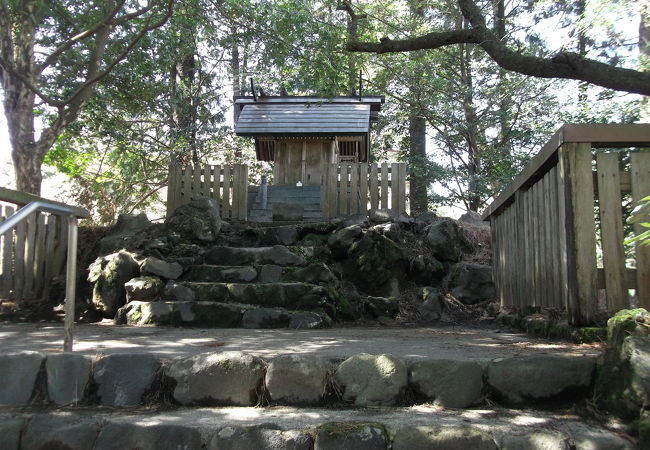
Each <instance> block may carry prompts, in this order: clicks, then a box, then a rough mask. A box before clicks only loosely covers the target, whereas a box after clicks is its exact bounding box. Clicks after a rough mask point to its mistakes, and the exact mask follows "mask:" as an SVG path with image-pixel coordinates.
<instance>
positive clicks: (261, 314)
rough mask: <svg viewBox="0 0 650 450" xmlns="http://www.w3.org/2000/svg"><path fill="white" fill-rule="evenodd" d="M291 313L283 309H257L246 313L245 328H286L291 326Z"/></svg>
mask: <svg viewBox="0 0 650 450" xmlns="http://www.w3.org/2000/svg"><path fill="white" fill-rule="evenodd" d="M289 320H290V315H289V311H287V310H286V309H283V308H256V309H250V310H248V311H246V312H244V315H243V317H242V321H241V324H242V327H243V328H252V329H258V328H286V327H287V326H288V325H289Z"/></svg>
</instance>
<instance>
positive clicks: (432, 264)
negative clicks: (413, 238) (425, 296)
mask: <svg viewBox="0 0 650 450" xmlns="http://www.w3.org/2000/svg"><path fill="white" fill-rule="evenodd" d="M445 273H446V270H445V266H444V265H443V264H442V263H441V262H440V261H438V260H437V259H436V258H434V257H433V256H431V255H417V256H415V257H413V258H412V259H411V261H410V262H409V279H410V280H413V281H415V282H416V283H419V284H424V285H428V286H432V285H437V284H440V282H441V281H442V279H443V278H444V276H445Z"/></svg>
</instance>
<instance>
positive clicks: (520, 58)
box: [346, 0, 650, 95]
mask: <svg viewBox="0 0 650 450" xmlns="http://www.w3.org/2000/svg"><path fill="white" fill-rule="evenodd" d="M457 1H458V5H459V6H460V9H461V11H462V14H463V16H464V17H465V18H466V19H467V20H468V21H469V22H470V24H471V25H472V28H471V29H469V30H451V31H435V32H432V33H428V34H425V35H423V36H419V37H414V38H410V39H401V40H391V39H389V38H382V39H380V41H379V42H360V41H357V40H356V39H355V38H354V37H350V38H349V39H350V40H349V41H348V43H347V46H346V47H347V49H348V50H349V51H354V52H367V53H396V52H410V51H415V50H426V49H437V48H442V47H445V46H448V45H454V44H461V43H466V44H477V45H479V46H480V47H481V48H482V49H483V50H484V51H485V52H486V53H487V54H488V55H489V56H490V57H491V58H492V59H493V60H494V62H496V63H497V64H498V65H499V66H501V67H502V68H504V69H506V70H510V71H513V72H518V73H521V74H524V75H530V76H534V77H538V78H563V79H572V80H579V81H585V82H588V83H591V84H595V85H597V86H602V87H605V88H608V89H614V90H617V91H625V92H630V93H635V94H642V95H650V72H639V71H636V70H632V69H625V68H622V67H616V66H612V65H609V64H605V63H601V62H599V61H595V60H593V59H589V58H585V57H582V56H580V55H578V54H576V53H572V52H559V53H557V54H556V55H554V56H552V57H551V58H542V57H536V56H529V55H522V54H520V53H518V52H516V51H514V50H512V49H510V48H509V47H508V46H507V45H506V44H505V43H504V42H502V41H501V40H500V39H498V37H497V36H496V35H495V34H494V32H493V31H492V30H490V29H489V28H488V27H487V25H486V21H485V17H483V15H482V13H481V11H480V10H479V8H478V7H477V6H476V4H475V3H474V2H473V0H457Z"/></svg>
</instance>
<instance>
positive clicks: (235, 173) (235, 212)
mask: <svg viewBox="0 0 650 450" xmlns="http://www.w3.org/2000/svg"><path fill="white" fill-rule="evenodd" d="M240 178H241V164H234V165H233V166H232V201H231V203H232V208H231V209H230V218H231V219H239V194H240V191H239V186H240Z"/></svg>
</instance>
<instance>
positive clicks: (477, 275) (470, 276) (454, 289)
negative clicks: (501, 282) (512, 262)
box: [449, 262, 496, 305]
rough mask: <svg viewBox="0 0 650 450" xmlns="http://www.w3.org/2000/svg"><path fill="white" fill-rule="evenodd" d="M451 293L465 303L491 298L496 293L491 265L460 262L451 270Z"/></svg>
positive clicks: (470, 303)
mask: <svg viewBox="0 0 650 450" xmlns="http://www.w3.org/2000/svg"><path fill="white" fill-rule="evenodd" d="M449 289H451V294H452V295H453V296H454V297H456V298H457V299H458V300H460V301H461V302H462V303H464V304H466V305H473V304H475V303H479V302H482V301H485V300H492V299H493V298H494V297H495V295H496V290H495V288H494V282H493V281H492V266H487V265H484V264H475V263H465V262H461V263H458V264H456V265H455V266H454V267H453V268H452V270H451V279H450V280H449Z"/></svg>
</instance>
